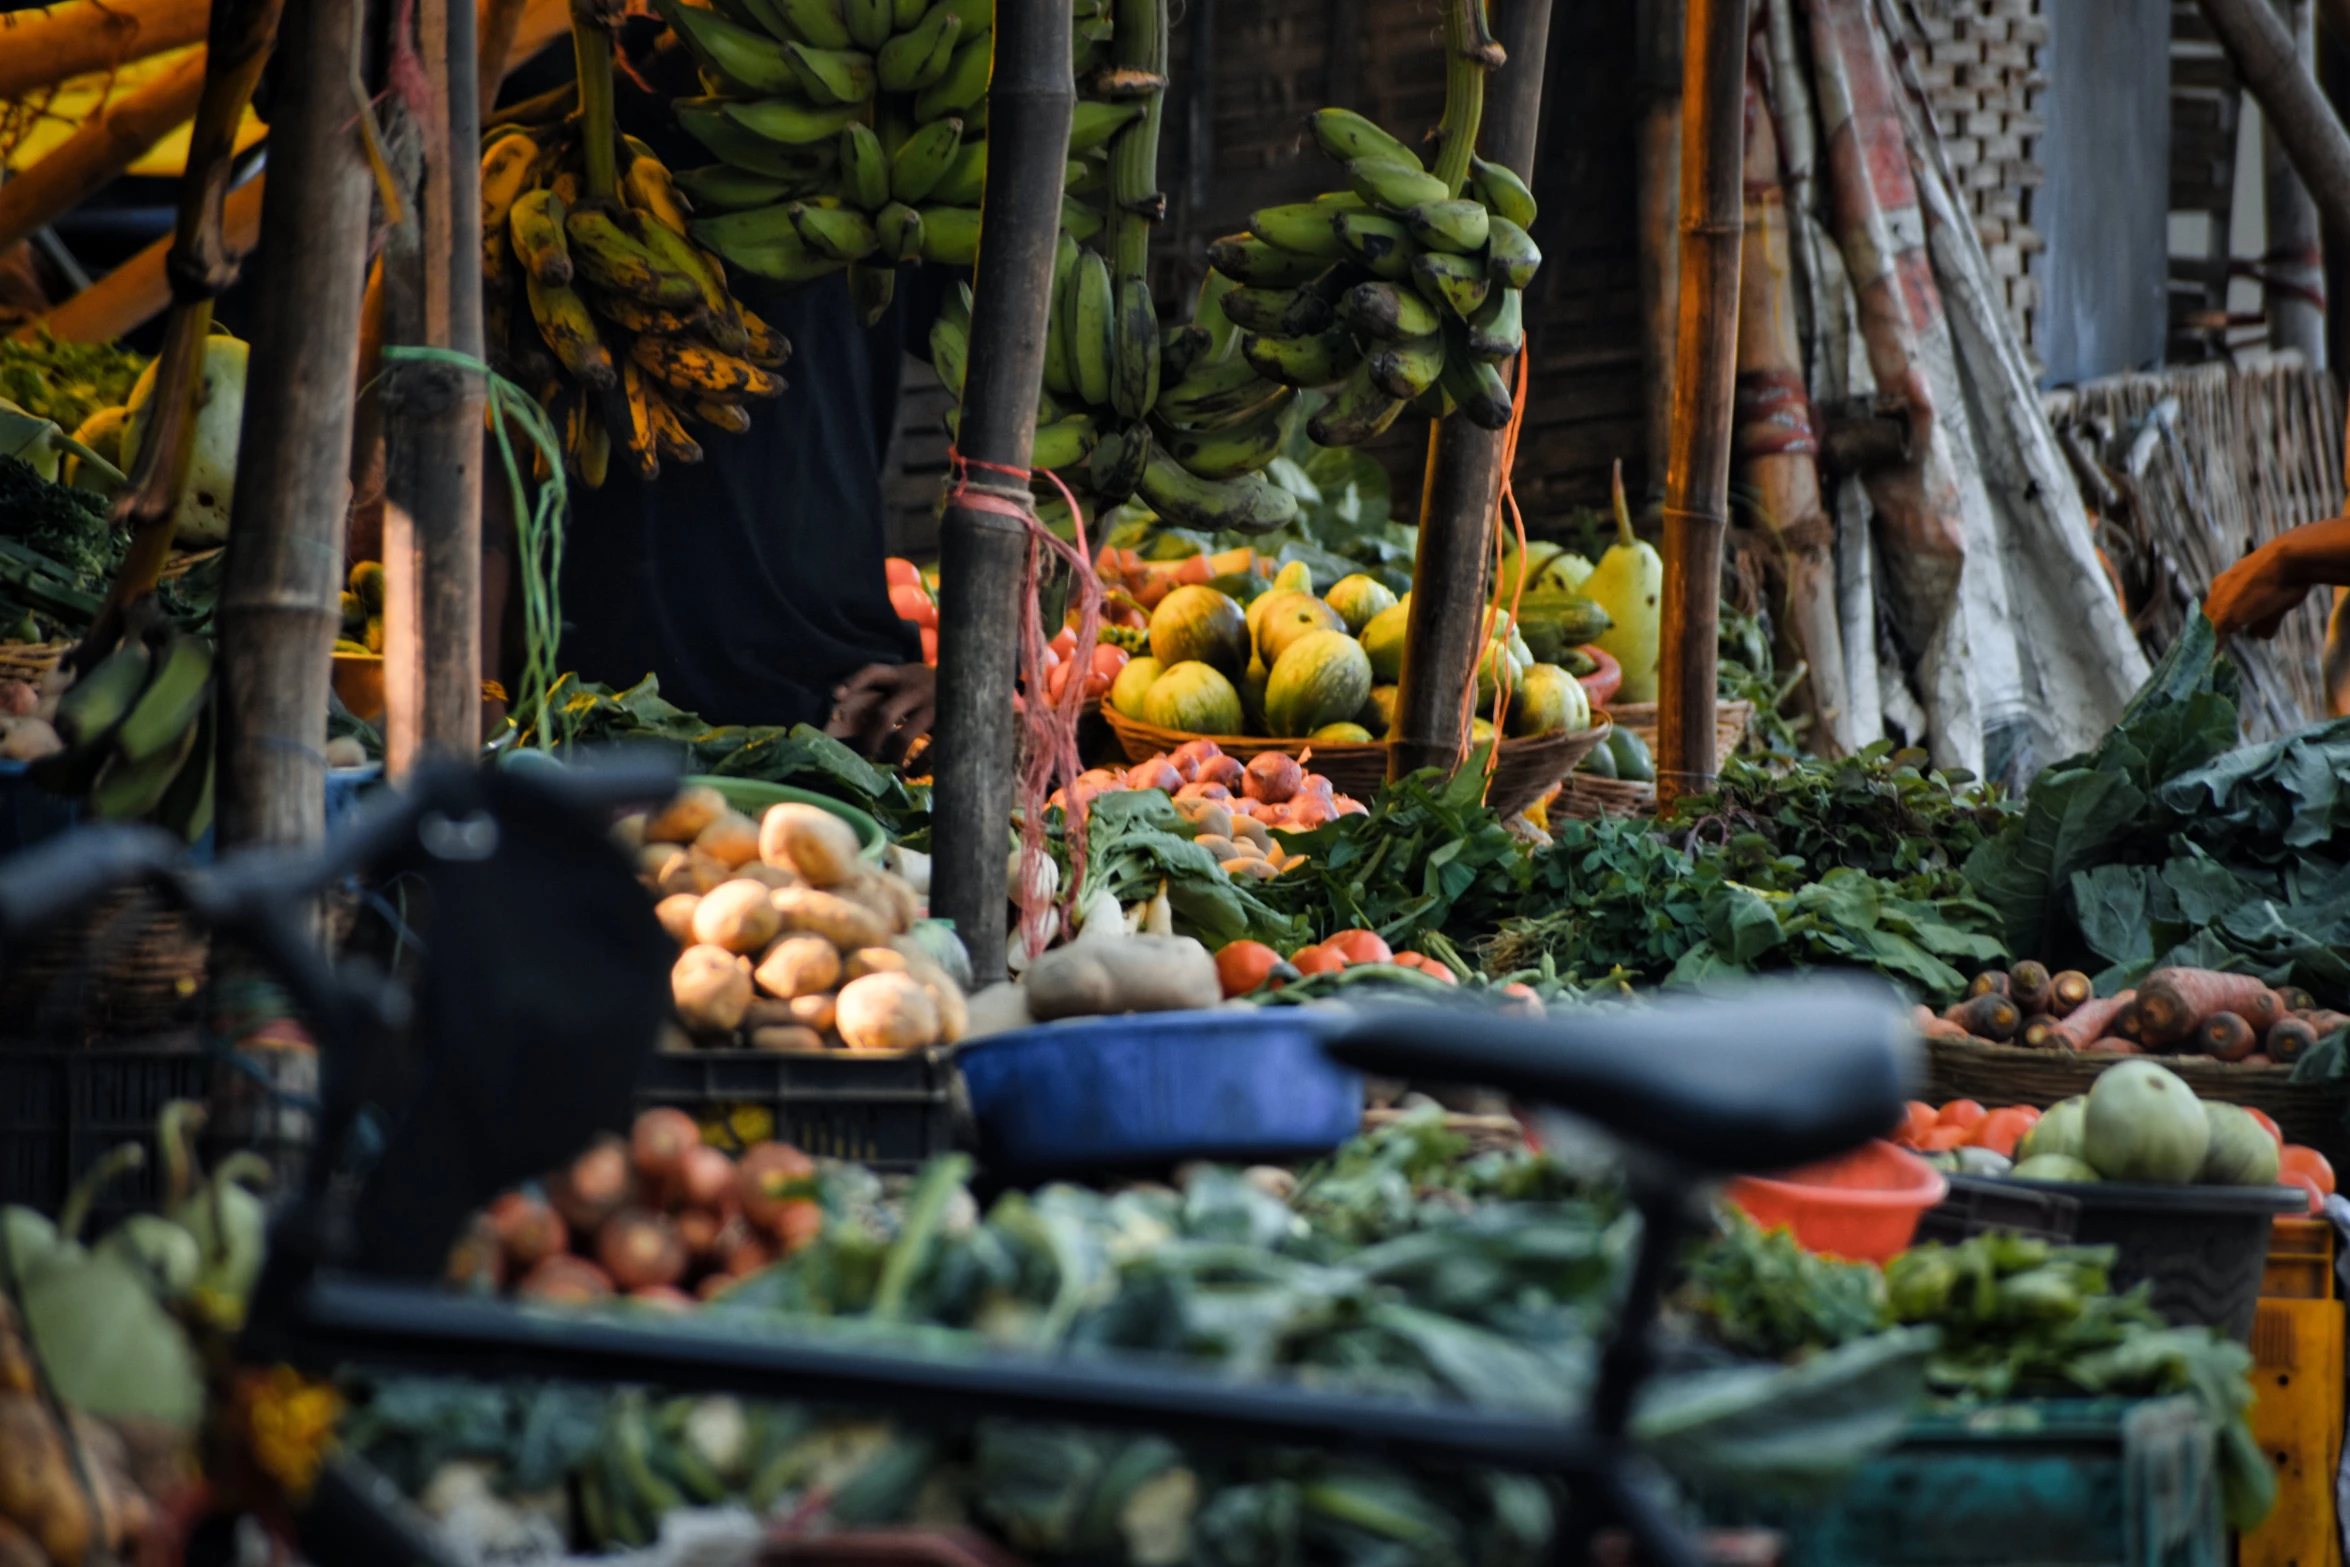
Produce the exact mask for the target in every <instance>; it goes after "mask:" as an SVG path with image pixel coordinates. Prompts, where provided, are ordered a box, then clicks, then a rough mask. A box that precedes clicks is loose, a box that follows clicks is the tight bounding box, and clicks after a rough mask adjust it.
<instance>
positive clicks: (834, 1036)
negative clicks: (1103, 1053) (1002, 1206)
mask: <svg viewBox="0 0 2350 1567" xmlns="http://www.w3.org/2000/svg"><path fill="white" fill-rule="evenodd" d="M618 831H619V832H620V834H621V835H622V838H623V841H624V842H627V843H629V844H630V845H631V846H632V847H634V848H635V849H636V851H637V853H638V854H639V855H640V856H641V865H642V871H643V877H644V881H645V884H646V885H647V886H648V887H649V888H650V889H651V890H652V891H653V892H654V894H655V895H656V896H657V897H659V898H660V903H659V905H658V906H657V908H656V910H655V912H656V913H657V914H658V915H659V916H660V919H661V925H662V928H663V929H665V930H667V931H668V932H669V934H670V935H671V936H673V937H674V938H676V941H677V944H678V946H679V948H680V949H681V951H680V952H679V955H678V959H677V965H676V967H674V968H673V969H671V970H670V975H669V986H670V995H671V997H672V999H673V1000H674V1001H675V1003H676V1007H677V1017H678V1021H679V1022H680V1023H681V1024H682V1025H683V1026H684V1028H685V1030H686V1032H687V1033H688V1034H690V1035H692V1036H693V1039H694V1042H695V1043H696V1044H697V1045H700V1046H703V1047H705V1048H709V1047H724V1046H730V1045H734V1044H737V1043H741V1044H745V1045H748V1046H749V1047H750V1048H752V1049H754V1050H825V1049H849V1050H867V1051H892V1052H898V1051H907V1050H921V1049H924V1048H926V1047H928V1046H931V1045H938V1044H953V1043H954V1042H955V1041H957V1040H959V1039H961V1038H962V1037H963V1034H964V1031H965V1028H966V1026H967V1013H966V1010H965V1005H964V998H963V992H962V990H961V988H960V987H959V986H957V985H956V983H955V981H954V979H953V978H952V977H951V976H950V975H949V974H948V973H947V972H946V970H945V969H943V968H941V967H940V966H939V964H938V963H937V962H936V960H934V959H933V958H932V957H931V956H930V955H929V953H928V952H927V950H926V949H925V948H924V947H923V946H922V944H921V943H920V941H918V940H917V939H916V938H915V937H913V936H912V935H911V934H910V932H911V931H912V930H913V928H914V925H915V922H916V921H918V920H920V919H921V918H922V917H923V913H924V909H923V903H922V898H921V895H920V894H918V893H917V892H915V891H914V889H913V887H912V886H910V885H909V884H908V883H907V882H906V881H905V880H904V879H903V878H902V877H898V876H895V875H892V874H891V873H890V872H888V871H885V870H882V869H881V868H880V867H878V866H875V865H871V864H868V863H866V862H865V861H864V860H863V859H861V858H859V856H858V852H857V847H858V846H857V835H856V832H855V831H854V830H853V829H852V828H851V827H850V826H849V825H848V823H846V822H844V821H842V820H841V819H840V818H839V817H837V816H835V815H833V814H832V813H831V812H829V811H826V810H823V809H821V808H820V807H817V806H813V805H798V804H786V805H778V806H775V807H773V808H771V809H770V810H769V811H768V812H767V814H766V816H765V818H764V819H763V820H760V821H757V822H754V821H752V820H751V819H750V818H749V817H747V816H744V815H742V814H741V813H740V812H738V811H735V810H734V809H732V808H731V807H729V806H728V805H727V803H726V799H725V797H724V796H723V795H721V794H719V793H718V791H717V790H715V789H711V788H708V787H704V786H697V787H693V788H688V789H686V790H684V791H682V792H681V793H679V794H678V796H677V797H676V798H675V799H673V800H671V801H670V802H669V804H668V805H666V806H664V807H663V808H662V809H661V810H660V811H658V812H656V813H654V814H652V815H650V816H640V817H632V818H630V819H628V820H627V821H624V822H623V823H621V825H620V827H619V828H618Z"/></svg>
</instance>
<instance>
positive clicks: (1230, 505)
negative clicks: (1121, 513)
mask: <svg viewBox="0 0 2350 1567" xmlns="http://www.w3.org/2000/svg"><path fill="white" fill-rule="evenodd" d="M1141 493H1142V498H1143V499H1144V500H1146V501H1148V502H1149V503H1150V507H1151V510H1153V511H1155V512H1157V513H1158V514H1159V515H1160V516H1161V517H1162V518H1164V519H1166V520H1167V521H1169V522H1172V523H1174V524H1175V525H1176V526H1177V527H1183V528H1198V529H1201V530H1203V531H1205V532H1209V533H1228V532H1229V533H1270V532H1272V531H1273V530H1274V529H1275V528H1280V527H1286V526H1287V525H1289V524H1290V523H1292V522H1294V521H1296V520H1297V497H1296V496H1294V495H1292V494H1290V493H1289V492H1288V491H1287V490H1285V489H1283V488H1281V486H1279V485H1278V484H1275V483H1274V482H1273V481H1272V480H1270V479H1268V478H1266V477H1265V476H1264V475H1263V474H1261V473H1248V474H1243V475H1241V476H1240V477H1239V478H1236V479H1224V480H1213V479H1202V478H1199V477H1198V476H1196V475H1195V474H1193V473H1192V472H1191V471H1190V470H1189V469H1187V468H1185V467H1184V466H1183V464H1181V463H1179V462H1177V461H1176V460H1175V459H1174V458H1173V457H1171V456H1169V455H1168V454H1167V453H1165V452H1163V451H1161V450H1159V449H1158V447H1157V445H1156V443H1154V444H1153V446H1152V449H1151V455H1150V461H1149V462H1148V463H1146V464H1144V466H1143V470H1142V484H1141Z"/></svg>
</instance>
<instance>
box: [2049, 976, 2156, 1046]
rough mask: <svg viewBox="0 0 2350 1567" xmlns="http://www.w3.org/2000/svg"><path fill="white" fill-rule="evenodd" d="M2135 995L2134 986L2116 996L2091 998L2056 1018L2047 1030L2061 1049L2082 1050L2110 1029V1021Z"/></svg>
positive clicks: (2126, 1006)
mask: <svg viewBox="0 0 2350 1567" xmlns="http://www.w3.org/2000/svg"><path fill="white" fill-rule="evenodd" d="M2137 999H2138V993H2137V992H2136V991H2134V990H2125V991H2123V992H2122V993H2121V994H2120V995H2118V996H2106V997H2104V998H2103V999H2095V998H2092V999H2090V1000H2088V1001H2084V1002H2082V1003H2081V1004H2080V1005H2079V1006H2077V1007H2075V1008H2073V1010H2072V1011H2071V1012H2069V1013H2067V1014H2066V1015H2065V1016H2064V1017H2063V1018H2061V1019H2059V1020H2058V1022H2057V1025H2056V1027H2055V1028H2054V1029H2053V1030H2052V1031H2051V1032H2052V1034H2053V1036H2054V1038H2053V1042H2054V1043H2055V1044H2056V1045H2057V1047H2058V1048H2059V1049H2063V1050H2086V1049H2088V1048H2089V1046H2090V1045H2091V1044H2092V1043H2094V1042H2095V1041H2097V1040H2099V1039H2102V1038H2103V1037H2105V1035H2106V1034H2107V1033H2108V1032H2110V1031H2111V1028H2112V1025H2113V1022H2114V1020H2115V1019H2116V1018H2118V1017H2120V1016H2121V1015H2122V1013H2123V1012H2125V1011H2127V1010H2128V1009H2129V1007H2130V1005H2131V1004H2132V1003H2133V1002H2135V1001H2136V1000H2137Z"/></svg>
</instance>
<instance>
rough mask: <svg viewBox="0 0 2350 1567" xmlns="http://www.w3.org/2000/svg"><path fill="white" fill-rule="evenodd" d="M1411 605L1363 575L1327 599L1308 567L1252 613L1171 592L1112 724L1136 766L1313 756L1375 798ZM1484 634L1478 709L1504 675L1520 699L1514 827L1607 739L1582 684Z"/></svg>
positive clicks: (1510, 776)
mask: <svg viewBox="0 0 2350 1567" xmlns="http://www.w3.org/2000/svg"><path fill="white" fill-rule="evenodd" d="M1410 599H1411V595H1410V594H1408V593H1407V594H1405V595H1404V596H1403V597H1402V598H1400V599H1399V598H1397V597H1396V595H1395V594H1394V593H1392V592H1390V591H1389V590H1388V589H1387V587H1386V586H1385V585H1384V584H1382V583H1380V582H1379V581H1378V580H1377V579H1375V578H1373V577H1370V576H1366V575H1355V576H1349V577H1344V578H1341V579H1340V580H1339V581H1337V582H1335V583H1333V584H1332V585H1331V586H1330V588H1329V589H1328V591H1327V592H1326V593H1324V594H1321V595H1319V596H1317V595H1316V594H1315V593H1314V592H1313V584H1312V577H1311V574H1310V572H1309V571H1308V569H1307V568H1306V567H1305V566H1304V565H1302V564H1292V565H1290V566H1287V567H1284V568H1283V569H1282V571H1281V574H1280V575H1279V576H1277V577H1275V578H1274V580H1273V584H1272V586H1271V587H1269V588H1267V589H1266V590H1265V591H1264V592H1263V593H1261V594H1259V595H1257V596H1256V597H1255V598H1254V599H1252V600H1250V601H1249V603H1248V604H1247V605H1246V606H1245V607H1244V606H1243V605H1242V604H1241V603H1240V602H1239V601H1238V600H1237V599H1234V598H1233V597H1231V596H1230V595H1228V594H1225V593H1222V592H1220V591H1218V590H1217V589H1215V588H1213V587H1210V586H1208V585H1206V584H1204V583H1192V584H1186V585H1184V586H1181V587H1178V588H1175V589H1174V590H1173V591H1171V592H1169V593H1168V594H1167V596H1166V597H1165V598H1163V599H1161V600H1160V601H1159V603H1158V605H1157V607H1156V608H1154V609H1153V610H1152V612H1151V623H1150V651H1149V652H1148V653H1147V654H1145V655H1142V656H1138V657H1136V658H1134V659H1133V660H1131V661H1130V662H1129V663H1128V664H1127V666H1126V668H1125V669H1124V670H1123V671H1121V672H1120V674H1119V676H1118V678H1117V680H1116V681H1115V682H1114V683H1113V684H1112V685H1111V687H1110V692H1109V697H1108V699H1107V700H1106V701H1105V702H1104V703H1103V705H1102V717H1103V718H1104V719H1106V720H1107V721H1108V723H1109V725H1110V728H1111V730H1112V731H1113V732H1114V733H1115V734H1116V735H1117V737H1118V740H1119V744H1120V745H1121V746H1122V747H1123V748H1124V750H1125V752H1126V755H1127V758H1128V759H1129V760H1130V761H1143V760H1146V759H1148V758H1150V757H1152V756H1156V755H1158V754H1160V753H1161V752H1164V751H1171V750H1173V749H1175V748H1176V747H1177V746H1180V745H1181V744H1183V743H1184V742H1185V741H1187V740H1193V739H1198V738H1201V737H1206V738H1209V739H1212V740H1214V741H1215V742H1216V744H1217V745H1218V746H1219V747H1221V748H1222V749H1223V750H1224V751H1225V752H1226V753H1227V754H1228V755H1232V756H1236V757H1239V758H1240V759H1241V760H1242V761H1243V762H1244V763H1245V762H1246V761H1247V760H1248V759H1249V758H1251V757H1253V756H1255V755H1257V754H1258V753H1259V752H1262V751H1288V752H1291V753H1293V754H1295V753H1298V752H1299V751H1300V750H1301V748H1302V747H1310V748H1311V750H1312V753H1313V764H1312V765H1313V768H1314V770H1315V771H1316V772H1318V773H1321V774H1323V775H1324V776H1326V777H1328V778H1329V779H1330V781H1331V782H1332V783H1333V784H1334V785H1335V786H1336V787H1337V788H1338V789H1339V791H1340V792H1342V793H1345V794H1350V795H1354V796H1357V797H1358V798H1362V799H1368V798H1370V797H1371V796H1372V795H1373V794H1375V793H1376V792H1377V791H1378V788H1379V786H1380V784H1382V783H1383V782H1385V781H1386V778H1387V749H1388V748H1387V737H1388V735H1389V733H1390V732H1391V731H1392V729H1393V727H1394V723H1395V699H1396V682H1397V681H1398V680H1399V679H1400V678H1401V676H1402V673H1403V665H1404V658H1405V651H1406V648H1405V643H1406V627H1407V624H1408V621H1409V617H1410ZM1487 628H1488V631H1489V633H1490V635H1489V638H1488V642H1487V645H1486V648H1485V653H1484V656H1483V658H1482V660H1481V662H1480V664H1479V666H1478V688H1479V691H1478V694H1479V701H1480V704H1481V705H1490V704H1491V703H1492V701H1493V698H1494V686H1495V681H1496V680H1497V679H1499V678H1501V677H1502V675H1503V672H1504V671H1505V670H1506V672H1507V678H1508V680H1509V683H1510V686H1511V696H1510V701H1509V705H1508V708H1507V710H1506V712H1505V714H1504V729H1505V731H1506V733H1504V734H1503V735H1502V736H1500V737H1499V738H1500V745H1499V747H1498V748H1497V753H1498V754H1497V760H1496V764H1495V768H1494V779H1493V783H1492V784H1491V785H1490V786H1489V788H1488V790H1487V799H1488V801H1489V803H1491V804H1492V805H1493V807H1494V808H1495V809H1496V810H1500V811H1503V812H1504V813H1505V814H1506V813H1507V812H1509V811H1514V810H1518V809H1521V808H1522V807H1524V806H1526V805H1528V804H1530V803H1532V802H1533V801H1534V800H1536V799H1539V798H1540V797H1541V796H1542V794H1544V793H1545V792H1547V791H1548V790H1549V789H1550V788H1551V787H1553V786H1555V785H1556V784H1557V783H1558V781H1559V780H1560V779H1561V778H1564V777H1565V776H1566V775H1567V773H1568V772H1569V771H1570V770H1571V769H1572V768H1573V767H1574V765H1575V763H1576V762H1578V761H1580V760H1581V759H1582V758H1583V756H1584V755H1585V754H1587V753H1588V752H1589V751H1590V750H1591V748H1592V747H1593V746H1595V745H1597V744H1599V743H1600V742H1601V741H1602V740H1604V739H1605V738H1606V737H1607V729H1608V726H1607V722H1606V720H1605V719H1604V718H1602V719H1598V720H1597V721H1596V722H1595V720H1594V717H1593V714H1592V712H1591V707H1590V703H1589V701H1588V700H1587V699H1586V697H1585V694H1584V691H1583V687H1582V686H1581V685H1580V684H1579V683H1578V682H1577V681H1576V680H1575V678H1574V677H1573V676H1572V675H1569V674H1568V673H1567V672H1566V671H1565V670H1563V669H1561V668H1559V667H1558V666H1557V665H1555V664H1543V663H1537V662H1535V661H1534V659H1533V657H1532V655H1531V653H1529V652H1528V651H1527V649H1526V646H1525V642H1524V639H1523V638H1522V636H1520V634H1519V632H1518V629H1517V627H1516V626H1515V625H1513V624H1512V623H1511V621H1510V617H1509V616H1508V615H1507V614H1506V613H1504V612H1502V611H1498V610H1489V611H1488V612H1487ZM1495 738H1496V736H1495V733H1494V730H1493V726H1492V723H1491V722H1490V720H1488V719H1485V718H1479V719H1477V720H1476V721H1475V736H1474V739H1475V743H1478V744H1484V743H1486V742H1488V741H1491V740H1493V739H1495ZM1301 742H1302V747H1301Z"/></svg>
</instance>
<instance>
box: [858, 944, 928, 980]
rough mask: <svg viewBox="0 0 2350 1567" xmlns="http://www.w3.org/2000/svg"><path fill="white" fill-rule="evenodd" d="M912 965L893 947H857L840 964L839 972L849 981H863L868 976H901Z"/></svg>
mask: <svg viewBox="0 0 2350 1567" xmlns="http://www.w3.org/2000/svg"><path fill="white" fill-rule="evenodd" d="M913 966H914V965H913V963H912V962H911V961H910V960H909V959H908V958H907V957H906V955H905V954H904V953H903V952H900V951H899V950H898V949H897V948H895V947H859V948H858V949H857V950H856V951H854V952H852V953H850V954H849V955H848V957H847V958H846V959H845V960H844V961H843V962H842V964H841V972H842V973H843V974H844V975H845V976H847V977H848V978H850V979H863V978H864V977H865V976H866V975H868V974H903V973H905V972H906V970H908V969H910V968H912V967H913Z"/></svg>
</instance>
